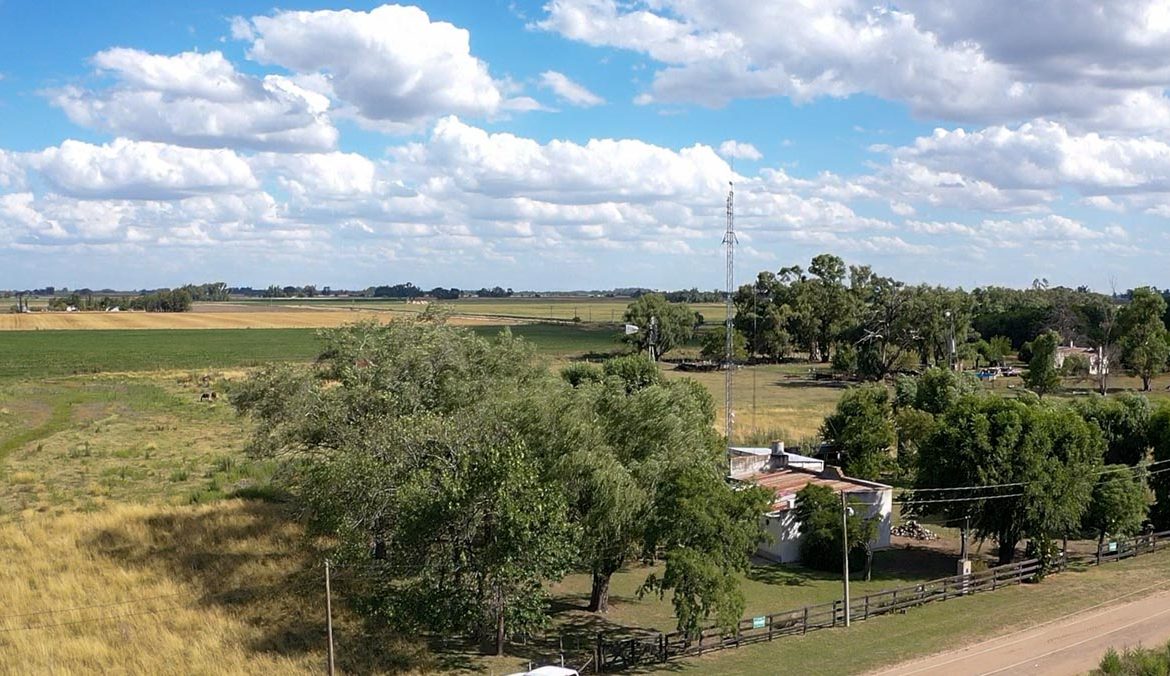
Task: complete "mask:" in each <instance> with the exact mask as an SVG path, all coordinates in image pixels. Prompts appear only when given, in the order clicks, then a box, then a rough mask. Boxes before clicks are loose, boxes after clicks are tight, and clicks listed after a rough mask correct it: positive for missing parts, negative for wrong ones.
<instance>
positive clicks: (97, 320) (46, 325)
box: [0, 308, 516, 331]
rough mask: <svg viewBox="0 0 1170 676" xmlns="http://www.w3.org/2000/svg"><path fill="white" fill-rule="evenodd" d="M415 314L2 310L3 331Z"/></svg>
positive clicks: (279, 325) (256, 325)
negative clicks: (6, 312)
mask: <svg viewBox="0 0 1170 676" xmlns="http://www.w3.org/2000/svg"><path fill="white" fill-rule="evenodd" d="M401 316H409V315H406V314H405V313H401V312H394V311H390V310H365V309H347V308H328V309H326V308H322V309H305V310H256V311H243V312H30V313H26V314H15V313H9V314H0V331H35V330H41V331H45V330H54V329H72V330H79V329H91V330H92V329H322V328H334V327H337V326H341V325H343V324H350V323H353V322H355V321H358V320H363V319H370V318H375V319H379V320H382V321H388V320H390V319H393V318H395V317H401ZM450 322H451V323H452V324H455V325H460V326H480V325H484V324H493V325H495V324H509V323H513V324H514V323H516V322H509V321H505V320H501V319H491V318H485V317H452V318H451V320H450Z"/></svg>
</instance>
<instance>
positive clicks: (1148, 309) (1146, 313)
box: [1118, 287, 1170, 392]
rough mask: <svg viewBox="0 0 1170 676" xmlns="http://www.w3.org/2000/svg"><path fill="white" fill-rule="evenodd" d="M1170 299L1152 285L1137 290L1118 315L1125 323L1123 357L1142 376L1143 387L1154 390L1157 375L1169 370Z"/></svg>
mask: <svg viewBox="0 0 1170 676" xmlns="http://www.w3.org/2000/svg"><path fill="white" fill-rule="evenodd" d="M1165 313H1166V301H1165V300H1164V299H1163V298H1162V294H1160V293H1158V292H1157V291H1154V290H1153V289H1151V288H1150V287H1142V288H1140V289H1134V291H1133V299H1132V300H1131V301H1130V303H1129V305H1127V306H1125V307H1124V308H1123V309H1122V310H1121V312H1120V316H1119V318H1118V322H1119V324H1120V325H1121V349H1122V352H1121V359H1122V361H1123V362H1124V363H1125V365H1126V366H1127V367H1128V368H1129V370H1130V371H1132V372H1133V373H1134V375H1136V376H1138V377H1139V378H1141V379H1142V390H1144V391H1146V392H1148V391H1149V390H1150V381H1151V380H1152V379H1153V378H1154V376H1156V375H1158V374H1159V373H1161V372H1162V371H1165V370H1166V362H1167V359H1168V358H1170V338H1168V336H1167V332H1166V325H1165V324H1164V323H1162V315H1164V314H1165Z"/></svg>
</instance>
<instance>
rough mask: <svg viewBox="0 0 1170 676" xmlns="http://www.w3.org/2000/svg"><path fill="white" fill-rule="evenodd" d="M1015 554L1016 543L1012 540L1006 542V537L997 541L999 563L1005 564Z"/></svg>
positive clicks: (1009, 561)
mask: <svg viewBox="0 0 1170 676" xmlns="http://www.w3.org/2000/svg"><path fill="white" fill-rule="evenodd" d="M1015 555H1016V543H1015V541H1014V540H1012V541H1011V542H1008V541H1007V538H1004V539H1002V540H1000V541H999V565H1001V566H1006V565H1007V564H1009V563H1011V562H1012V558H1014V557H1015Z"/></svg>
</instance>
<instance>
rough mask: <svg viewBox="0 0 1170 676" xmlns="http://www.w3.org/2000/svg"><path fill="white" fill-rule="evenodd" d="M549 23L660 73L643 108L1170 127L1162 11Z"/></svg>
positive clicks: (959, 6)
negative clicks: (884, 107)
mask: <svg viewBox="0 0 1170 676" xmlns="http://www.w3.org/2000/svg"><path fill="white" fill-rule="evenodd" d="M544 10H545V14H544V16H543V18H541V19H540V20H538V21H536V22H534V23H533V24H532V25H533V26H535V27H537V28H541V29H544V30H548V31H554V32H556V33H559V34H561V35H563V36H565V37H567V38H569V39H572V40H576V41H580V42H583V43H586V44H590V45H595V46H608V47H616V48H620V49H627V50H632V51H636V52H639V53H642V54H645V55H647V56H649V57H650V58H651V59H653V60H654V61H656V62H658V64H660V67H659V68H658V70H657V71H656V72H655V73H654V78H653V82H652V84H651V86H650V88H649V90H648V91H646V92H644V93H643V94H642V95H641V96H640V97H639V99H638V100H639V102H641V103H649V102H653V101H659V102H665V103H677V102H687V103H698V104H702V105H710V106H720V105H723V104H726V103H727V102H729V101H731V100H733V99H737V98H760V97H770V96H786V97H790V98H792V99H794V100H797V101H808V100H812V99H816V98H819V97H825V96H829V97H845V96H850V95H853V94H859V93H867V94H872V95H875V96H879V97H882V98H885V99H888V100H892V101H899V102H903V103H905V104H906V105H908V106H909V107H910V108H911V109H912V110H913V111H914V112H916V113H917V114H919V115H921V116H923V117H929V118H936V119H937V118H945V119H952V120H960V121H975V122H1001V121H1008V120H1013V119H1027V118H1033V117H1041V116H1044V117H1060V118H1062V119H1066V120H1071V121H1094V122H1097V123H1102V124H1104V123H1108V124H1112V125H1117V126H1119V127H1126V128H1130V127H1132V128H1141V129H1156V128H1157V125H1158V124H1160V123H1162V122H1164V121H1165V120H1166V118H1167V116H1168V115H1170V100H1168V99H1167V98H1166V96H1165V95H1164V90H1165V89H1166V87H1167V85H1170V66H1168V65H1167V64H1170V34H1168V33H1167V21H1166V19H1165V17H1166V15H1167V10H1166V9H1165V5H1164V3H1163V2H1162V0H1138V1H1135V2H1126V3H1115V2H1105V1H1100V0H1097V1H1094V0H1074V1H1073V2H1064V1H1058V0H1039V1H1037V2H1027V3H1020V2H1014V1H1008V0H993V1H992V2H982V3H972V2H969V1H967V0H930V1H927V0H911V1H910V2H906V3H896V4H883V3H878V4H875V3H873V2H868V1H867V0H826V1H824V2H783V3H777V2H760V3H747V4H744V3H741V2H736V1H734V0H653V1H645V2H619V1H618V0H550V1H549V2H548V3H547V4H546V5H545V7H544ZM777 36H783V38H782V39H779V38H778V37H777Z"/></svg>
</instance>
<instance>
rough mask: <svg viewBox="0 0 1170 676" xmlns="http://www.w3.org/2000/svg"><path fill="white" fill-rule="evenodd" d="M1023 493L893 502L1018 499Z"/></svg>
mask: <svg viewBox="0 0 1170 676" xmlns="http://www.w3.org/2000/svg"><path fill="white" fill-rule="evenodd" d="M1023 495H1025V493H1008V494H1007V495H979V496H973V497H966V498H940V499H937V500H893V502H896V503H898V504H900V505H932V504H936V503H940V502H974V501H976V500H1001V499H1003V498H1018V497H1021V496H1023Z"/></svg>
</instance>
